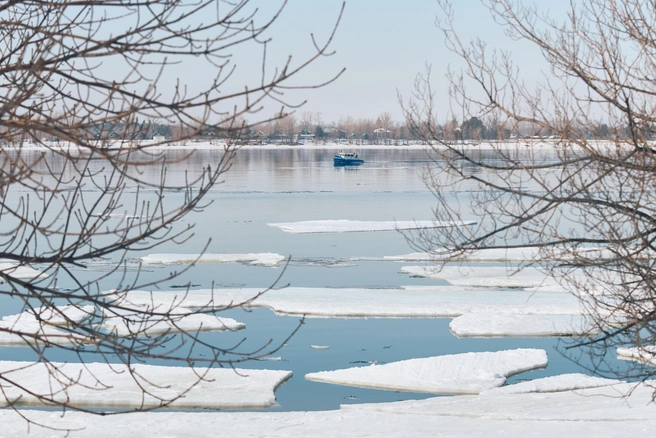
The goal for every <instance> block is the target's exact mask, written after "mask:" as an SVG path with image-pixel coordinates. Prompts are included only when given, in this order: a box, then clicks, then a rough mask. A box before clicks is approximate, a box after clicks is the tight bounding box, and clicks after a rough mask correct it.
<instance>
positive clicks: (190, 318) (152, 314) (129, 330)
mask: <svg viewBox="0 0 656 438" xmlns="http://www.w3.org/2000/svg"><path fill="white" fill-rule="evenodd" d="M120 313H121V315H120V316H109V317H107V318H105V320H104V321H103V325H104V327H105V328H106V329H107V330H108V331H110V332H114V331H116V333H118V334H119V335H129V334H141V335H149V336H154V335H159V334H163V333H175V332H188V333H195V332H198V331H204V332H206V331H217V330H218V331H224V330H230V331H235V330H241V329H243V328H245V327H246V325H244V324H243V323H241V322H238V321H235V320H234V319H232V318H223V317H217V316H215V315H211V314H205V313H197V314H194V313H191V310H189V309H184V308H175V309H161V308H152V307H146V306H142V307H141V308H137V309H135V311H134V312H120Z"/></svg>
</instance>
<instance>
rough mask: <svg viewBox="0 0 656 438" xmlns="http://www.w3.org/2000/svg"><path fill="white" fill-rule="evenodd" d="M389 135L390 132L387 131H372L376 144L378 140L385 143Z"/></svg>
mask: <svg viewBox="0 0 656 438" xmlns="http://www.w3.org/2000/svg"><path fill="white" fill-rule="evenodd" d="M391 133H392V131H390V130H389V129H385V128H376V129H374V138H375V139H376V142H378V141H379V140H382V141H383V142H386V141H387V139H388V138H389V137H390V134H391Z"/></svg>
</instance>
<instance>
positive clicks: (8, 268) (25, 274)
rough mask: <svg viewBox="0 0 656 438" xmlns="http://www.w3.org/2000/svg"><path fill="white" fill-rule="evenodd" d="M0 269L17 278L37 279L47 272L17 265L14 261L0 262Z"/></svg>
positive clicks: (45, 276) (45, 275) (43, 276)
mask: <svg viewBox="0 0 656 438" xmlns="http://www.w3.org/2000/svg"><path fill="white" fill-rule="evenodd" d="M0 271H2V272H4V273H5V274H6V275H9V276H11V277H14V278H16V279H18V280H37V279H39V278H47V277H48V274H45V273H43V272H41V271H37V270H36V269H33V268H29V267H27V266H19V265H17V264H16V263H11V262H2V263H0Z"/></svg>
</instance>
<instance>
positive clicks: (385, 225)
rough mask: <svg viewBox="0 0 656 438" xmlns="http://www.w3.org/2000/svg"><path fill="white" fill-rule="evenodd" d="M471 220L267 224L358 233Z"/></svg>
mask: <svg viewBox="0 0 656 438" xmlns="http://www.w3.org/2000/svg"><path fill="white" fill-rule="evenodd" d="M475 223H476V222H473V221H465V222H441V221H352V220H343V219H338V220H316V221H301V222H281V223H272V224H267V225H269V226H270V227H277V228H280V229H281V230H283V231H286V232H288V233H293V234H313V233H358V232H373V231H396V230H418V229H427V228H448V227H463V226H467V225H472V224H475Z"/></svg>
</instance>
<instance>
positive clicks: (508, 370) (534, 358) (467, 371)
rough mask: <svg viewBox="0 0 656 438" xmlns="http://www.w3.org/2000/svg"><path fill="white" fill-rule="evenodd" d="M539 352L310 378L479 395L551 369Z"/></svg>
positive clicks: (442, 359)
mask: <svg viewBox="0 0 656 438" xmlns="http://www.w3.org/2000/svg"><path fill="white" fill-rule="evenodd" d="M547 362H548V361H547V353H546V351H544V350H539V349H517V350H506V351H497V352H482V353H462V354H449V355H445V356H435V357H428V358H423V359H409V360H403V361H400V362H392V363H388V364H385V365H371V366H368V367H356V368H348V369H343V370H337V371H323V372H318V373H310V374H306V375H305V378H306V379H308V380H313V381H317V382H326V383H334V384H338V385H348V386H359V387H364V388H375V389H387V390H393V391H411V392H427V393H433V394H478V393H480V392H481V391H483V390H486V389H491V388H495V387H498V386H501V385H503V384H504V383H505V382H506V377H508V376H510V375H513V374H518V373H522V372H525V371H530V370H534V369H537V368H543V367H545V366H547Z"/></svg>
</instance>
